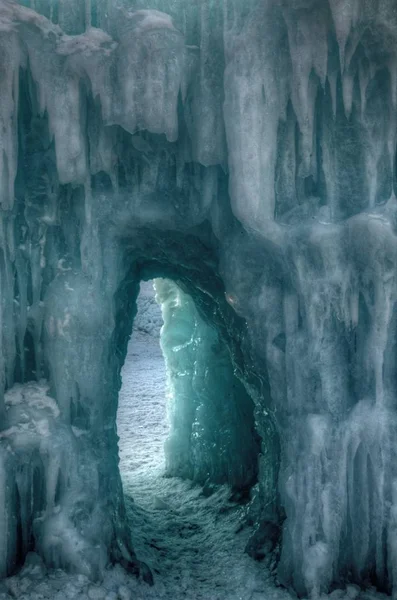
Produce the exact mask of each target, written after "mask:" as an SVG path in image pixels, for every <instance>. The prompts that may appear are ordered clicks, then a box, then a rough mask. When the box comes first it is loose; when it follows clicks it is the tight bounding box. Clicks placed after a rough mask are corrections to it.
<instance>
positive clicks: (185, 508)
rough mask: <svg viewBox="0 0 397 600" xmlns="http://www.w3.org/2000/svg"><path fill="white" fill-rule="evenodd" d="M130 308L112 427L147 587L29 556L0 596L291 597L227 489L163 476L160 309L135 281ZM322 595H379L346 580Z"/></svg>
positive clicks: (114, 571)
mask: <svg viewBox="0 0 397 600" xmlns="http://www.w3.org/2000/svg"><path fill="white" fill-rule="evenodd" d="M139 309H140V311H139V313H138V315H137V318H136V320H135V327H134V332H133V336H132V339H131V342H130V344H129V348H128V356H127V359H126V362H125V365H124V368H123V373H122V376H123V387H122V390H121V393H120V402H119V411H118V433H119V436H120V467H121V473H122V478H123V485H124V493H125V495H126V504H127V510H128V518H129V519H130V521H131V530H132V532H133V535H134V547H135V548H136V551H137V554H138V557H139V558H140V559H141V560H144V561H145V562H146V563H147V564H149V565H150V567H151V569H152V571H153V575H154V581H155V583H154V586H153V587H150V586H148V585H147V584H145V583H141V582H138V581H137V580H136V579H135V578H134V577H132V576H130V575H128V574H127V573H126V572H125V571H124V570H123V569H122V568H121V567H118V566H116V567H115V568H109V569H108V570H107V571H106V573H105V576H104V579H103V581H102V582H101V583H100V584H96V585H95V584H93V583H91V582H89V581H88V580H87V578H86V577H84V576H82V575H68V574H65V573H64V572H62V571H59V570H58V571H47V570H46V569H45V567H44V565H43V563H42V562H41V560H40V558H39V557H38V556H37V555H35V554H31V555H30V556H29V557H28V559H27V561H26V564H25V567H24V568H23V569H22V571H21V572H20V573H19V574H18V575H17V576H15V577H11V578H9V579H7V580H6V581H5V582H3V583H0V600H6V599H7V600H9V599H10V598H18V599H19V600H44V599H48V600H66V599H72V600H88V599H90V600H95V599H97V600H101V599H102V600H157V599H170V600H171V599H172V600H291V598H292V597H293V596H291V594H290V593H289V592H288V591H287V590H285V589H283V588H280V587H276V585H275V584H274V582H273V579H272V577H271V576H270V575H269V574H268V573H267V571H266V570H265V569H264V567H263V565H262V564H261V563H259V562H255V561H253V560H252V559H251V558H249V557H248V555H247V554H245V553H244V547H245V544H246V542H247V539H248V537H249V535H250V530H249V528H248V527H243V528H242V527H241V520H242V516H243V511H244V507H241V506H239V505H237V504H235V503H233V502H231V501H230V500H229V498H230V489H229V488H228V487H227V486H221V487H217V488H213V489H212V490H210V491H212V493H211V494H210V495H209V494H208V493H205V494H204V493H203V491H202V488H201V487H200V486H197V485H193V484H191V483H189V482H187V481H182V480H180V479H176V478H166V477H164V469H165V463H164V452H163V444H164V441H165V438H166V436H167V431H168V425H167V418H166V405H165V403H166V376H165V369H164V361H163V357H162V354H161V350H160V346H159V329H160V326H161V315H160V313H159V309H158V307H157V305H156V304H155V303H154V300H153V294H152V291H151V287H150V284H146V285H143V286H142V293H141V296H140V299H139ZM132 498H134V500H132ZM327 598H330V599H332V600H342V599H349V600H353V599H355V598H357V600H381V599H382V598H386V597H385V596H382V595H381V594H376V593H375V592H374V591H373V590H369V591H367V592H361V593H359V590H358V588H356V587H355V586H348V589H347V590H346V591H339V590H336V591H334V592H333V593H332V594H331V595H330V596H328V597H327Z"/></svg>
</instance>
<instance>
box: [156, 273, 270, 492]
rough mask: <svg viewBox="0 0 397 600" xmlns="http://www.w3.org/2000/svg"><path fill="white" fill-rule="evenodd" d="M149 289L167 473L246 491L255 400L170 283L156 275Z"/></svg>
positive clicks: (211, 332) (251, 474) (253, 453)
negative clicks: (158, 318)
mask: <svg viewBox="0 0 397 600" xmlns="http://www.w3.org/2000/svg"><path fill="white" fill-rule="evenodd" d="M155 289H156V298H157V301H158V302H159V303H160V304H161V310H162V314H163V320H164V325H163V327H162V330H161V336H160V339H161V342H160V343H161V348H162V350H163V354H164V358H165V362H166V368H167V374H168V383H167V386H168V387H167V396H168V401H167V403H168V411H169V419H170V434H169V437H168V439H167V442H166V446H165V453H166V470H167V473H168V474H169V475H171V476H177V477H188V478H190V479H193V480H195V481H198V482H200V483H202V484H205V483H211V482H214V483H229V484H230V485H232V486H233V487H235V488H237V489H244V488H249V487H250V486H252V485H253V484H254V483H255V482H256V476H257V470H258V454H259V450H260V443H259V438H258V435H257V434H256V432H255V422H254V404H253V401H252V399H251V398H250V396H249V395H248V393H247V392H246V390H245V389H244V386H243V384H242V383H241V382H240V381H239V379H238V378H237V377H236V376H235V373H234V368H233V365H232V362H231V355H230V351H229V350H228V348H227V346H226V344H225V342H224V341H223V340H222V339H221V338H220V335H219V333H218V332H217V330H216V329H215V327H214V325H212V326H211V325H209V324H208V323H207V322H206V321H204V320H203V318H202V316H201V315H200V314H199V313H198V311H197V309H196V307H195V305H194V302H193V300H192V298H191V297H190V296H188V295H187V294H186V293H184V292H183V291H182V290H181V289H180V288H179V287H178V286H177V285H176V284H175V283H173V282H172V281H170V280H167V279H156V281H155Z"/></svg>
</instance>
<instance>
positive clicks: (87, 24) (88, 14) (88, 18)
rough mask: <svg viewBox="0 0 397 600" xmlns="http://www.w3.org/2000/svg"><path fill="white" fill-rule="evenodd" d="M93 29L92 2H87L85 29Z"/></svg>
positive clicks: (87, 0)
mask: <svg viewBox="0 0 397 600" xmlns="http://www.w3.org/2000/svg"><path fill="white" fill-rule="evenodd" d="M90 27H91V0H85V29H86V31H87V29H90Z"/></svg>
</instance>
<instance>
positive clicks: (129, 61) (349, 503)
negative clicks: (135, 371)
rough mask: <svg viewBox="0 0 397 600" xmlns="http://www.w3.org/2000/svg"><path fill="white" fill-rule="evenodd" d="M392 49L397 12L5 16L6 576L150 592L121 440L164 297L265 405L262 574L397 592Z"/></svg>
mask: <svg viewBox="0 0 397 600" xmlns="http://www.w3.org/2000/svg"><path fill="white" fill-rule="evenodd" d="M396 42H397V8H396V3H395V0H376V1H374V0H289V1H288V2H284V1H283V0H246V1H245V2H241V1H240V0H224V1H223V2H219V1H218V0H192V1H190V2H186V0H120V1H118V2H111V1H110V0H91V1H89V0H87V1H86V2H82V1H79V0H59V1H55V0H24V1H23V2H22V1H21V2H20V3H18V2H16V1H13V0H0V203H1V212H0V290H1V291H0V335H1V343H0V347H1V351H0V435H1V441H0V575H1V576H4V575H6V574H10V573H11V572H13V571H14V570H15V569H16V568H17V566H18V565H20V564H22V562H23V560H24V556H25V555H26V554H27V552H28V551H29V550H35V551H36V552H38V553H39V554H40V555H41V557H42V558H43V559H44V560H45V561H46V563H48V565H50V566H51V565H53V566H62V567H64V568H68V569H71V570H73V569H74V570H80V571H83V572H84V573H86V574H89V576H90V577H92V578H95V577H100V574H101V573H102V572H103V568H104V566H105V565H107V564H108V563H109V562H119V563H121V564H123V565H124V566H125V567H126V568H127V569H130V570H131V571H132V572H134V573H140V574H141V575H142V576H143V577H145V578H146V579H148V580H150V577H151V576H150V574H149V570H148V569H147V568H146V567H145V565H143V564H141V563H140V562H139V561H138V559H137V558H136V556H135V552H134V543H133V539H134V538H133V532H132V536H131V535H130V531H129V527H128V523H127V521H126V518H125V506H124V499H123V492H122V484H121V479H120V475H119V469H118V447H117V441H118V440H117V433H116V428H115V423H116V413H117V402H118V391H119V388H120V383H121V379H120V370H121V368H122V365H123V362H124V359H125V356H126V353H127V345H128V339H129V336H130V333H131V330H132V323H133V318H134V313H135V311H136V297H137V294H138V289H139V281H140V280H142V279H144V280H148V279H151V278H153V277H156V278H167V279H171V280H173V281H175V283H176V284H177V285H178V287H179V288H180V289H181V290H182V292H183V293H185V294H188V295H190V296H191V298H192V302H194V307H195V308H194V310H197V313H198V315H199V316H200V319H202V322H203V323H204V325H203V332H204V331H205V336H206V338H207V336H209V337H208V339H207V341H205V340H203V341H202V342H200V343H202V349H203V359H204V355H205V360H209V357H210V356H211V353H212V352H213V350H212V349H211V348H208V347H207V346H206V345H207V344H208V340H209V339H210V337H211V336H213V339H215V340H216V339H219V340H220V343H221V345H222V348H224V349H225V352H227V353H228V354H229V356H230V362H231V365H232V367H230V368H232V369H233V371H234V375H235V376H236V377H237V378H238V380H239V381H240V382H241V386H243V387H244V388H245V390H246V392H247V394H248V396H249V401H250V402H251V400H252V402H253V403H254V407H255V408H254V418H255V425H256V434H257V435H258V436H259V438H260V444H261V447H260V454H259V457H258V463H257V464H255V468H256V469H257V472H258V480H257V483H256V485H255V486H254V489H253V491H252V501H251V506H250V517H249V518H250V519H251V520H253V521H255V524H256V533H255V535H254V536H253V538H252V540H251V542H250V545H249V551H250V553H252V554H253V555H260V554H261V553H262V554H266V552H268V550H266V549H269V547H270V550H269V551H273V549H274V548H276V549H277V548H280V549H281V557H280V561H279V565H278V571H277V577H278V579H279V581H280V582H281V583H283V584H284V585H286V586H288V587H292V588H294V589H295V591H296V592H297V593H298V594H301V595H305V594H312V595H316V594H320V593H322V592H326V591H327V590H329V589H330V588H331V586H334V585H341V584H342V583H343V582H345V581H351V582H353V583H357V584H359V585H364V584H367V583H368V582H370V583H372V584H373V585H375V586H377V587H378V588H379V589H380V590H383V591H385V592H388V593H390V592H392V591H393V589H394V590H395V588H396V579H397V569H396V564H397V516H396V515H397V491H396V490H397V460H396V459H397V457H396V450H397V445H396V439H397V437H396V435H397V414H396V395H397V379H396V376H395V365H396V358H397V356H396V331H395V330H396V325H397V321H396V319H397V310H396V307H397V304H396V300H397V285H396V276H395V273H396V262H397V237H396V235H397V202H396V197H395V191H396V108H397V107H396V104H397V43H396ZM191 306H192V307H193V305H191ZM189 310H190V309H189ZM192 310H193V308H192ZM182 313H183V311H182V312H181V313H180V316H181V317H183V314H182ZM176 318H177V316H176ZM200 327H201V326H200ZM209 327H210V328H212V329H211V330H209V329H208V328H209ZM209 331H211V334H210V333H209ZM203 335H204V334H203ZM171 347H172V344H171V343H170V346H169V349H170V348H171ZM222 351H223V350H222ZM211 360H212V359H211ZM171 362H172V361H171V359H170V364H171ZM199 364H201V365H202V364H203V363H199ZM178 368H179V367H178ZM227 368H228V369H229V367H227ZM231 381H232V380H231V379H230V378H229V376H227V377H225V379H224V383H223V384H222V386H223V385H224V386H225V387H221V383H220V382H219V386H220V390H221V391H220V395H222V394H223V390H225V396H226V395H229V391H230V382H231ZM216 383H217V384H218V381H217V382H216ZM173 385H174V386H179V383H178V378H174V383H173ZM189 385H190V384H189ZM214 387H215V386H214ZM241 389H242V388H241ZM211 393H215V391H214V390H213V391H211V392H205V393H203V394H201V393H200V397H197V401H198V402H199V403H200V402H201V400H203V402H204V404H205V402H206V400H205V398H206V394H209V395H208V398H209V396H210V395H211ZM244 394H245V392H244ZM16 397H18V398H20V400H18V401H16V400H15V398H16ZM230 397H231V398H232V399H233V401H232V402H231V403H230V414H228V415H227V419H228V420H227V424H228V425H227V427H229V426H230V427H233V428H235V429H233V428H231V429H230V427H229V429H230V433H231V438H230V444H231V446H230V448H231V454H230V461H231V462H229V464H230V465H233V466H232V467H231V472H232V473H237V472H238V469H241V468H242V465H243V464H244V461H245V460H246V458H247V454H246V453H248V455H249V452H248V447H247V446H246V445H245V443H244V448H241V447H240V446H238V445H236V446H234V444H235V440H236V439H239V437H238V433H239V432H240V431H241V439H242V440H245V439H246V432H247V430H248V427H249V422H248V421H249V419H251V418H252V415H251V413H250V415H249V419H248V418H247V420H246V419H245V417H244V416H243V417H241V418H240V417H239V415H241V414H242V413H241V411H240V409H241V404H240V400H241V399H242V397H243V396H241V395H240V393H236V394H234V393H233V394H231V395H230ZM190 400H193V397H192V398H190ZM217 400H219V402H220V403H219V404H216V406H217V410H218V409H219V408H220V407H222V410H223V408H224V404H222V403H223V401H224V398H222V397H219V398H217ZM208 406H209V405H208ZM208 406H207V405H205V408H203V409H202V410H201V411H200V414H199V415H197V414H196V415H195V416H194V419H195V420H194V421H193V429H194V427H195V425H194V423H196V422H197V433H198V434H199V437H198V440H199V441H198V444H199V447H200V444H201V443H202V444H203V445H202V448H205V447H207V448H208V439H209V437H211V435H212V429H211V428H212V427H213V423H212V413H211V412H209V413H208V412H206V411H207V409H208ZM209 410H210V409H209ZM217 415H218V416H219V415H220V413H217ZM179 418H182V413H180V414H178V413H177V412H176V413H175V426H176V423H177V419H179ZM216 418H218V417H216V415H214V419H215V421H216ZM219 418H221V417H219ZM224 418H226V417H222V422H223V424H224V425H225V422H224V420H223V419H224ZM189 419H190V417H189ZM239 420H240V421H241V423H239ZM190 424H191V421H189V427H190ZM236 428H237V430H236ZM184 431H187V428H186V429H184ZM208 436H209V437H208ZM176 441H177V442H178V443H179V441H180V440H178V439H177V440H176ZM181 443H182V442H181ZM247 443H248V442H247ZM200 452H201V450H200ZM200 452H199V455H200V457H201V458H200V459H199V463H200V464H204V463H201V460H204V462H205V461H207V464H208V460H207V458H209V460H210V462H211V461H212V462H213V463H214V465H215V468H214V469H213V470H212V471H211V469H210V470H209V471H208V467H207V466H206V467H205V469H204V470H205V472H206V473H208V472H210V473H211V472H212V474H213V475H215V476H217V475H216V474H217V473H219V463H218V461H219V456H216V457H215V456H213V455H212V454H211V452H209V454H208V452H207V454H205V453H204V454H200ZM205 456H207V458H205V459H204V457H205ZM213 459H216V460H215V461H213ZM239 461H240V462H239ZM217 463H218V464H217ZM200 468H201V467H200ZM222 470H223V472H224V467H222V468H221V471H222ZM200 478H201V476H200ZM280 528H281V529H282V536H281V541H280V540H278V541H277V542H276V540H275V538H276V537H277V536H276V533H274V532H277V531H279V530H280ZM272 532H273V533H272ZM269 539H271V540H273V542H274V543H272V544H270V546H269V543H268V542H269ZM279 544H281V547H280V546H279Z"/></svg>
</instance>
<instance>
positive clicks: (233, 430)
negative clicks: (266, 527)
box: [117, 278, 261, 593]
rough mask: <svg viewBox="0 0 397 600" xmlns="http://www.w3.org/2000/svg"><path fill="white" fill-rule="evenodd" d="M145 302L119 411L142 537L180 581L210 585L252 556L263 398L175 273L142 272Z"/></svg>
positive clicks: (127, 484)
mask: <svg viewBox="0 0 397 600" xmlns="http://www.w3.org/2000/svg"><path fill="white" fill-rule="evenodd" d="M136 308H137V310H136V314H135V317H134V321H133V327H132V335H131V338H130V340H129V343H128V348H127V354H126V358H125V362H124V365H123V368H122V371H121V378H122V385H121V389H120V392H119V403H118V412H117V431H118V437H119V456H120V475H121V479H122V483H123V491H124V499H125V504H126V510H127V518H128V519H129V522H130V528H131V531H132V535H133V539H134V547H135V549H136V552H137V555H138V556H139V558H140V559H141V560H144V561H145V563H146V564H148V565H149V567H150V568H151V569H152V571H153V572H154V575H155V577H156V575H157V576H161V578H162V579H163V578H167V579H168V584H167V585H168V586H169V587H170V588H171V587H172V585H175V586H176V585H178V587H179V586H180V585H182V587H183V586H185V587H186V589H187V588H188V587H189V588H193V589H194V590H195V593H199V592H200V590H201V591H202V592H203V593H210V589H211V586H213V585H214V580H217V579H222V578H223V581H219V585H220V586H225V585H226V582H225V579H227V578H225V572H228V573H229V572H230V574H231V572H232V571H233V568H234V567H235V566H239V568H238V569H237V572H238V573H239V574H240V575H239V576H240V577H241V576H242V573H243V570H244V569H241V565H242V564H244V563H245V566H247V565H246V563H247V561H252V558H249V557H248V556H247V554H245V553H244V549H245V547H246V546H247V543H248V539H249V535H250V534H249V531H250V529H249V528H248V527H247V529H244V527H241V523H240V521H241V519H242V518H243V515H244V511H245V510H246V506H247V505H248V504H249V502H250V501H251V500H252V490H253V489H255V486H256V485H257V480H258V459H259V454H260V445H261V439H260V436H259V435H258V433H257V431H256V426H255V417H254V403H253V401H252V399H251V397H250V396H249V394H248V393H247V391H246V390H245V388H244V386H243V384H242V382H241V381H240V380H239V379H238V378H237V377H236V374H235V369H234V368H233V365H232V362H231V356H230V351H229V349H228V347H227V346H226V344H225V343H224V341H223V340H222V338H221V337H220V335H219V332H218V331H217V329H216V327H214V325H213V324H211V323H208V322H207V321H206V320H205V319H204V318H203V316H201V315H200V313H199V311H198V309H197V307H196V305H195V302H194V300H193V298H192V296H191V295H190V294H188V293H186V291H183V290H182V288H181V287H180V286H179V285H178V284H177V283H176V282H175V281H174V280H172V279H164V278H156V279H155V280H154V281H153V280H149V281H141V282H140V283H139V293H138V295H137V300H136ZM239 530H244V531H242V532H241V531H240V534H239V535H238V534H237V533H236V532H237V531H239ZM230 554H232V555H233V559H232V560H231V561H230ZM171 557H172V558H171ZM207 557H212V560H213V559H214V558H215V557H218V560H219V564H220V565H224V568H223V567H222V569H220V570H219V564H218V567H217V568H216V569H214V567H213V566H212V565H210V564H208V563H209V560H208V558H207ZM200 561H201V564H200ZM252 562H254V561H252ZM248 568H249V569H252V568H253V569H254V570H255V568H256V567H253V566H252V565H250V566H249V567H248ZM181 571H182V575H181ZM220 573H222V577H220V575H219V574H220ZM206 585H208V590H207V592H206Z"/></svg>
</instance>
